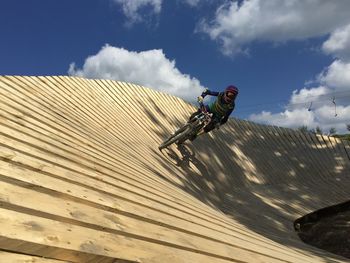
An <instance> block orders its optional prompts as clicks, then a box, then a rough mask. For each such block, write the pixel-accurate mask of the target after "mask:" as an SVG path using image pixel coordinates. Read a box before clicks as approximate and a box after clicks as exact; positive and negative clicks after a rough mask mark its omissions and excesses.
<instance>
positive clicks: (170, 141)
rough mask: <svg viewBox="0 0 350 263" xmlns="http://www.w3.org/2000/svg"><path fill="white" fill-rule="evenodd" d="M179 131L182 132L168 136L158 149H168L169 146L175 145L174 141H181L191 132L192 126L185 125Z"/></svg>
mask: <svg viewBox="0 0 350 263" xmlns="http://www.w3.org/2000/svg"><path fill="white" fill-rule="evenodd" d="M180 130H182V131H181V132H178V133H177V134H174V135H172V136H170V137H169V138H168V139H166V140H165V141H164V142H163V143H162V144H160V145H159V147H158V149H159V150H163V149H164V148H166V147H168V146H169V145H171V144H173V143H175V142H176V141H179V140H183V139H184V138H185V137H186V136H187V135H188V134H189V133H190V132H191V131H192V125H191V124H186V125H185V126H184V127H182V128H181V129H180Z"/></svg>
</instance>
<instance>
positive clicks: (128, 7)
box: [113, 0, 162, 24]
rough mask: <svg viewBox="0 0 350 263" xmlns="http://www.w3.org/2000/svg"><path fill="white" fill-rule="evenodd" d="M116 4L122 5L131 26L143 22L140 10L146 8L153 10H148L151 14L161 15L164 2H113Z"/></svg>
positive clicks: (140, 0) (136, 0)
mask: <svg viewBox="0 0 350 263" xmlns="http://www.w3.org/2000/svg"><path fill="white" fill-rule="evenodd" d="M113 1H114V2H115V3H117V4H119V5H121V7H122V10H123V13H124V15H125V16H126V17H127V18H128V19H129V24H133V23H136V22H141V21H142V20H143V16H142V15H141V14H140V10H141V9H144V8H147V7H149V8H151V10H148V12H149V14H151V15H152V14H159V13H160V11H161V9H162V0H132V1H130V0H113Z"/></svg>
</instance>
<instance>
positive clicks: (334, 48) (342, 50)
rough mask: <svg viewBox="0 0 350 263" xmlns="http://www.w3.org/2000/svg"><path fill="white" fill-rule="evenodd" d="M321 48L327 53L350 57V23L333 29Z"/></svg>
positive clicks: (347, 58) (345, 57) (344, 57)
mask: <svg viewBox="0 0 350 263" xmlns="http://www.w3.org/2000/svg"><path fill="white" fill-rule="evenodd" d="M322 49H323V51H324V52H325V53H327V54H334V55H335V56H337V57H342V58H343V59H346V60H349V59H350V24H349V25H347V26H345V27H342V28H339V29H337V30H335V31H334V32H333V33H332V34H331V35H330V37H329V39H328V40H327V41H326V42H324V43H323V46H322Z"/></svg>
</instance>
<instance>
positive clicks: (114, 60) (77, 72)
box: [68, 45, 205, 101]
mask: <svg viewBox="0 0 350 263" xmlns="http://www.w3.org/2000/svg"><path fill="white" fill-rule="evenodd" d="M68 73H69V75H73V76H81V77H86V78H102V79H111V80H118V81H125V82H131V83H135V84H139V85H142V86H146V87H151V88H153V89H156V90H159V91H162V92H166V93H169V94H172V95H175V96H178V97H181V98H183V99H185V100H187V101H193V100H194V99H195V98H196V97H197V96H198V95H199V94H200V93H201V92H202V90H203V89H204V88H205V87H203V86H202V85H201V84H200V82H199V81H198V79H196V78H193V77H191V76H189V75H188V74H183V73H181V72H180V70H179V69H177V68H176V64H175V61H174V60H169V59H167V58H166V57H165V54H164V53H163V51H162V50H159V49H154V50H148V51H142V52H134V51H128V50H126V49H123V48H118V47H112V46H109V45H105V46H104V47H102V49H101V50H100V51H99V52H98V53H97V54H96V55H92V56H89V57H88V58H87V59H86V60H85V63H84V65H83V67H82V68H77V67H76V65H75V63H72V64H71V65H70V67H69V71H68Z"/></svg>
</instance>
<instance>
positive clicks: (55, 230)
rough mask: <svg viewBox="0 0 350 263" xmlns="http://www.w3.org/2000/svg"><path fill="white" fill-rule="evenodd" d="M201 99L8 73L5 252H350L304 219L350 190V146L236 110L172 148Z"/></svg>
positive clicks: (1, 87)
mask: <svg viewBox="0 0 350 263" xmlns="http://www.w3.org/2000/svg"><path fill="white" fill-rule="evenodd" d="M194 110H195V108H194V107H193V106H191V105H190V104H188V103H186V102H184V101H183V100H181V99H179V98H177V97H174V96H169V95H166V94H163V93H160V92H156V91H154V90H152V89H148V88H144V87H140V86H137V85H133V84H128V83H122V82H114V81H108V80H88V79H82V78H75V77H17V76H3V77H0V189H1V191H0V224H1V229H0V262H4V263H7V262H93V263H95V262H98V263H99V262H103V263H104V262H159V263H163V262H165V263H177V262H201V263H202V262H210V263H216V262H217V263H219V262H220V263H224V262H268V263H273V262H290V263H294V262H302V263H306V262H346V261H347V260H346V259H344V258H341V257H339V256H336V255H333V254H330V253H327V252H325V251H322V250H318V249H316V248H313V247H311V246H308V245H306V244H304V243H302V242H301V241H300V240H299V238H298V236H297V234H296V233H295V231H294V228H293V222H294V220H295V219H297V218H299V217H301V216H303V215H305V214H307V213H309V212H312V211H315V210H317V209H320V208H323V207H326V206H330V205H333V204H336V203H340V202H343V201H346V200H348V199H349V197H350V191H349V185H350V175H349V171H350V160H349V156H350V145H349V144H347V143H345V142H342V141H339V140H337V139H335V138H331V137H325V136H316V135H311V134H303V133H300V132H296V131H292V130H289V129H282V128H278V127H272V126H263V125H257V124H255V123H251V122H247V121H242V120H238V119H231V120H230V121H229V122H228V124H227V125H225V126H223V127H222V128H221V129H220V130H219V131H215V132H213V133H212V134H211V135H203V136H202V137H200V138H198V139H197V140H196V141H195V142H193V143H188V144H187V145H185V146H184V147H180V148H176V147H172V148H171V149H169V150H164V151H163V152H160V151H159V150H158V145H159V144H160V143H161V142H162V140H163V139H165V138H166V137H167V136H168V134H169V133H170V132H171V131H173V130H174V129H175V128H176V127H177V126H179V125H181V124H182V123H184V122H185V121H186V120H187V118H188V116H189V115H190V113H192V112H193V111H194Z"/></svg>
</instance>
